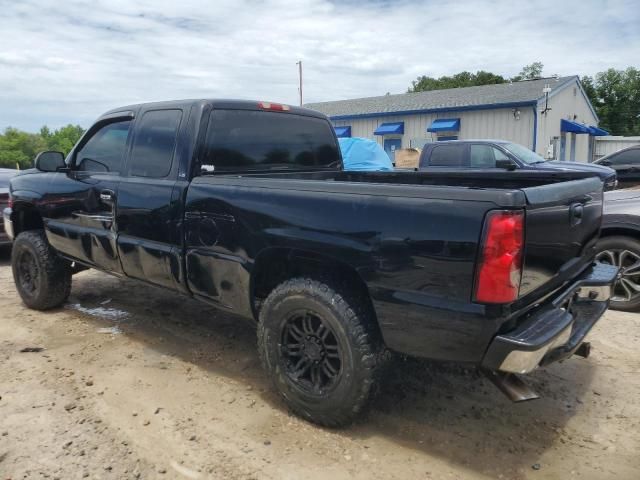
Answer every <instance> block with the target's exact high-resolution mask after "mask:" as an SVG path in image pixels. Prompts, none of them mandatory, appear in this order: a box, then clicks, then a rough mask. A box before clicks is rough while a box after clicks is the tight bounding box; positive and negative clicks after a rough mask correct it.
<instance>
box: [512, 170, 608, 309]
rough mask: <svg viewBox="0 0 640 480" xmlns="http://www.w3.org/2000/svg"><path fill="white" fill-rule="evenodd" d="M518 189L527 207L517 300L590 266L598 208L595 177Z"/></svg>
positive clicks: (597, 228) (600, 197)
mask: <svg viewBox="0 0 640 480" xmlns="http://www.w3.org/2000/svg"><path fill="white" fill-rule="evenodd" d="M522 190H523V192H524V194H525V196H526V201H527V206H526V227H525V254H524V264H523V270H522V281H521V284H520V293H519V296H520V298H522V297H525V296H527V295H529V294H531V295H532V296H534V297H535V296H538V294H539V295H543V294H545V293H546V292H548V291H550V290H553V289H555V288H556V287H559V286H560V285H562V284H563V283H565V282H566V281H568V280H570V279H571V278H572V277H573V276H575V275H577V274H578V272H579V271H581V270H582V269H584V268H585V267H586V266H588V265H589V264H591V262H592V261H593V258H594V255H595V242H596V241H597V239H598V236H599V233H600V224H601V221H602V203H603V193H602V190H603V184H602V181H601V180H600V179H599V178H596V177H592V178H585V179H581V180H573V181H569V182H560V183H553V184H548V185H542V186H538V187H530V188H524V189H522ZM534 292H535V293H534Z"/></svg>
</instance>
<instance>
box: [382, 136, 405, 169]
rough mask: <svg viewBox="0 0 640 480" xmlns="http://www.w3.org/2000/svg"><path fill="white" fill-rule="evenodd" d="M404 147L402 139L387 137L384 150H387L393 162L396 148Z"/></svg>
mask: <svg viewBox="0 0 640 480" xmlns="http://www.w3.org/2000/svg"><path fill="white" fill-rule="evenodd" d="M401 148H402V140H401V139H399V138H385V139H384V151H385V152H387V155H389V158H390V159H391V162H392V163H393V162H395V158H396V150H400V149H401Z"/></svg>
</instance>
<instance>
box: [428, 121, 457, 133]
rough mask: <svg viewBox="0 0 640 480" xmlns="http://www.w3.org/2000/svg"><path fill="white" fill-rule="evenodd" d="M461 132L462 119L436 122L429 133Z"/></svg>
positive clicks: (429, 129)
mask: <svg viewBox="0 0 640 480" xmlns="http://www.w3.org/2000/svg"><path fill="white" fill-rule="evenodd" d="M459 131H460V119H459V118H439V119H438V120H435V121H434V122H433V123H432V124H431V126H430V127H429V128H427V132H459Z"/></svg>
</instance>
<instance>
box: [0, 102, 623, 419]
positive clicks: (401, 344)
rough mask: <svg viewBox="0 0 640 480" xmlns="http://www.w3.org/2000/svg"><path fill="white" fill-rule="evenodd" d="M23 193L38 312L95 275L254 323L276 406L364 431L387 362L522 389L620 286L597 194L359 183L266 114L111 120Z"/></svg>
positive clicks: (329, 136)
mask: <svg viewBox="0 0 640 480" xmlns="http://www.w3.org/2000/svg"><path fill="white" fill-rule="evenodd" d="M35 166H36V168H35V169H32V170H30V171H25V172H23V173H22V174H19V175H18V176H16V177H14V178H13V179H12V180H11V189H10V207H8V208H7V209H5V210H4V218H5V226H6V228H7V230H8V232H9V234H10V235H11V236H12V237H14V238H15V241H14V246H13V252H12V267H13V274H14V278H15V283H16V287H17V290H18V292H19V294H20V296H21V298H22V300H23V301H24V303H25V304H26V305H27V306H29V307H31V308H35V309H42V310H44V309H49V308H53V307H56V306H59V305H60V304H61V303H63V302H64V301H65V300H66V298H67V296H68V295H69V291H70V289H71V278H72V274H73V273H74V272H76V271H78V270H80V269H82V268H86V267H90V268H97V269H100V270H103V271H105V272H108V273H111V274H114V275H118V276H123V277H129V278H134V279H138V280H141V281H143V282H147V283H148V284H152V285H156V286H158V287H163V288H165V289H168V290H171V291H173V292H176V293H180V294H184V295H187V296H190V297H194V298H197V299H200V300H202V301H205V302H208V303H210V304H211V305H215V306H216V307H219V308H221V309H224V310H226V311H229V312H232V313H235V314H237V315H238V316H240V317H246V318H248V319H251V320H253V321H255V322H256V323H257V336H258V350H259V354H260V357H261V360H262V363H263V365H264V368H265V370H266V372H267V374H268V375H269V376H270V377H271V379H272V380H273V383H274V385H275V388H276V389H277V391H278V392H279V393H280V394H281V396H282V397H283V398H284V400H285V401H286V402H287V404H288V405H289V406H290V407H291V408H292V410H293V411H294V412H296V413H298V414H299V415H301V416H303V417H304V418H307V419H310V420H312V421H314V422H317V423H319V424H323V425H328V426H337V425H343V424H345V423H348V422H350V421H351V420H352V419H353V418H354V417H355V416H356V415H357V414H358V413H359V412H360V411H361V410H362V409H363V408H364V407H365V405H366V404H367V402H368V400H369V398H370V396H371V394H372V392H373V391H375V388H374V387H375V384H376V382H377V381H378V379H379V372H380V371H381V369H380V366H381V365H382V363H383V359H385V358H387V357H388V355H387V354H386V352H388V351H395V352H401V353H403V354H408V355H414V356H419V357H426V358H431V359H438V360H447V361H457V362H467V363H469V364H474V365H477V366H479V367H481V368H482V369H483V370H484V371H486V372H488V374H489V375H490V378H492V379H493V380H494V382H495V383H496V384H497V385H498V386H500V387H501V388H502V389H503V391H505V393H508V394H510V395H511V397H512V398H518V399H523V398H530V397H531V396H534V394H533V392H531V391H529V390H527V389H526V388H520V387H523V386H522V385H521V384H519V383H518V382H519V380H518V377H516V376H515V374H517V373H527V372H530V371H532V370H533V369H535V368H536V367H538V366H540V365H545V364H547V363H550V362H553V361H556V360H561V359H564V358H567V357H569V356H571V355H573V354H574V353H577V354H580V355H582V356H586V355H587V354H588V350H589V348H588V344H587V343H584V337H585V336H586V334H587V333H588V332H589V330H590V329H591V327H592V326H593V325H594V324H595V322H596V321H597V320H598V319H599V318H600V317H601V316H602V314H603V313H604V312H605V310H606V309H607V306H608V304H609V297H610V287H611V285H612V284H613V282H614V280H615V277H616V274H617V268H616V267H615V266H607V265H600V264H597V263H595V264H594V253H595V250H594V248H595V245H596V242H597V240H598V235H599V231H600V223H601V215H602V195H603V194H602V190H603V183H602V181H601V180H600V179H599V178H597V177H592V178H578V179H575V180H572V179H570V178H567V177H563V178H562V179H560V180H558V179H554V180H549V178H548V176H547V175H545V173H544V172H541V173H538V176H537V177H536V176H535V175H532V176H529V177H527V178H526V179H514V178H513V177H512V176H510V175H508V172H505V173H507V174H500V173H492V174H491V175H487V176H486V178H479V177H474V178H473V179H472V180H468V179H464V178H462V177H451V178H447V177H444V176H440V177H437V178H434V177H432V176H430V175H428V174H424V173H421V172H389V173H388V172H379V173H369V172H346V171H343V170H342V160H341V156H340V151H339V148H338V143H337V140H336V138H335V134H334V132H333V129H332V127H331V124H330V123H329V121H328V119H327V118H326V117H325V116H323V115H321V114H319V113H317V112H313V111H310V110H306V109H302V108H296V107H289V106H286V105H280V104H272V103H265V102H249V101H226V100H197V101H174V102H163V103H152V104H143V105H134V106H128V107H123V108H118V109H116V110H112V111H110V112H108V113H106V114H104V115H103V116H102V117H100V118H99V119H98V120H97V122H96V123H95V124H94V125H93V126H92V127H91V128H90V129H89V130H88V131H87V133H86V134H85V135H84V136H83V137H82V139H81V140H80V141H79V142H78V144H77V145H76V146H75V147H74V148H73V150H72V151H71V152H70V153H69V155H68V156H67V158H66V159H63V156H62V154H60V153H56V152H44V153H42V154H40V155H39V156H38V157H37V158H36V165H35Z"/></svg>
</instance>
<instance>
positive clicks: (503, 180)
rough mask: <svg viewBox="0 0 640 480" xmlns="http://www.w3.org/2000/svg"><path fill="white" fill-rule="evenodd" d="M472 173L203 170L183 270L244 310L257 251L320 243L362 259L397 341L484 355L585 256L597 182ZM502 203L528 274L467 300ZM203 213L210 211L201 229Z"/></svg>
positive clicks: (595, 222)
mask: <svg viewBox="0 0 640 480" xmlns="http://www.w3.org/2000/svg"><path fill="white" fill-rule="evenodd" d="M468 183H469V182H468V180H467V179H465V178H460V177H442V176H437V177H434V176H432V175H429V174H422V173H414V172H397V173H395V172H394V173H369V172H367V173H361V172H335V171H331V172H328V171H324V172H296V173H274V172H272V173H260V174H245V175H208V176H202V177H198V178H196V179H194V180H193V181H192V183H191V185H190V186H189V191H188V194H187V201H186V207H185V208H186V216H187V217H188V218H193V219H197V222H190V221H189V220H187V222H186V228H187V232H188V234H187V238H188V239H191V241H188V242H187V245H186V265H187V271H188V272H189V271H194V272H209V273H210V275H208V276H206V277H203V276H199V278H201V279H202V278H206V282H202V281H193V282H191V283H190V284H189V288H190V289H191V291H193V292H194V293H195V294H196V295H198V296H202V297H203V298H204V299H206V300H209V301H212V302H214V303H217V304H219V305H221V306H223V307H225V308H228V309H230V310H233V311H236V312H239V313H245V314H246V312H248V311H250V309H251V308H252V306H251V305H250V304H249V300H248V299H247V298H246V297H244V296H242V295H241V294H240V291H234V287H233V286H234V285H238V286H239V288H240V289H241V288H243V286H245V285H248V284H250V283H251V275H252V274H251V272H252V270H253V269H254V268H256V265H258V264H260V261H261V260H260V258H261V256H262V255H268V254H269V252H270V251H273V250H277V249H284V250H287V251H292V250H294V251H295V252H296V254H301V255H304V254H305V252H307V253H309V254H310V255H312V254H313V255H315V254H316V253H317V252H322V255H326V258H328V259H330V260H331V261H335V262H338V263H341V264H346V265H349V266H352V267H353V268H355V269H356V270H357V271H358V274H359V275H360V277H361V278H362V280H363V281H364V282H365V283H366V284H367V286H368V289H369V293H370V295H371V298H372V301H373V303H374V307H375V309H376V312H377V314H378V317H379V322H380V325H381V328H382V331H383V335H384V336H385V341H386V343H387V344H388V345H389V346H391V347H392V348H395V349H397V350H400V351H403V352H405V353H413V354H416V355H421V356H429V357H432V358H439V359H452V360H453V359H456V360H461V359H462V360H467V361H478V360H479V359H480V358H481V356H482V354H483V353H484V349H485V348H486V345H487V344H488V342H489V341H490V339H491V338H492V337H493V336H494V335H495V333H496V332H497V331H498V330H499V329H500V328H501V327H502V324H503V323H504V322H505V321H508V320H509V318H512V317H515V316H521V315H522V313H523V309H525V310H526V309H529V308H532V307H533V306H534V305H535V303H536V300H537V299H541V298H543V297H545V296H548V295H551V294H552V293H553V292H554V291H556V290H557V289H559V288H561V287H562V286H563V285H564V284H565V283H566V282H567V281H568V280H569V279H571V278H573V277H575V276H576V275H578V274H579V273H580V272H581V271H583V270H584V269H586V268H587V267H588V266H589V265H590V264H591V262H592V260H593V255H594V252H592V247H593V246H594V245H595V241H596V239H597V236H598V232H599V228H600V218H601V210H602V182H601V181H600V180H599V179H598V178H587V179H580V180H566V181H563V182H557V183H548V181H547V180H546V179H545V178H544V175H540V176H538V177H537V178H536V177H531V178H529V179H527V180H526V181H525V182H514V179H513V176H509V177H508V178H507V177H506V176H504V177H501V176H496V177H495V178H491V179H487V182H486V183H485V182H483V186H482V187H479V186H477V185H476V186H472V185H468ZM516 183H517V184H516ZM522 183H524V185H523V184H522ZM576 206H580V207H579V208H580V211H581V215H582V217H581V222H580V224H579V225H578V226H570V225H569V223H568V222H569V218H570V217H569V211H570V210H571V209H572V208H577V207H576ZM494 209H524V210H525V212H526V229H525V235H526V239H525V244H526V251H525V258H524V267H523V277H522V284H521V290H520V296H519V298H518V300H517V301H516V302H514V303H513V304H511V305H500V306H497V305H495V306H494V305H482V304H478V303H474V302H473V300H472V288H473V285H474V274H475V266H476V264H477V258H478V248H479V244H480V241H481V234H482V226H483V222H484V218H485V215H486V214H487V212H488V211H490V210H494ZM203 218H206V219H208V220H207V221H208V222H209V227H208V230H207V231H206V232H204V233H203V231H202V230H203V224H202V219H203ZM191 225H194V226H196V225H197V229H198V230H199V231H198V233H197V234H195V233H192V234H189V231H190V229H191V228H192V227H191ZM195 277H196V276H195V275H194V278H195ZM492 319H493V320H492ZM416 332H418V333H416ZM434 332H439V334H438V335H434ZM479 338H480V339H481V340H480V341H479V340H478V339H479ZM482 339H484V340H482Z"/></svg>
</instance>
